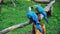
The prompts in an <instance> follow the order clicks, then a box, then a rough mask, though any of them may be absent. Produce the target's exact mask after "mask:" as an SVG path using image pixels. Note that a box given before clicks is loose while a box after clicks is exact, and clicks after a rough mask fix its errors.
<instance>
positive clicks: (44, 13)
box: [35, 5, 48, 23]
mask: <svg viewBox="0 0 60 34" xmlns="http://www.w3.org/2000/svg"><path fill="white" fill-rule="evenodd" d="M35 7H37V10H38V12H39V13H41V14H42V15H44V17H45V20H46V22H47V23H48V18H47V14H46V12H45V11H44V9H43V8H42V7H41V6H40V5H35Z"/></svg>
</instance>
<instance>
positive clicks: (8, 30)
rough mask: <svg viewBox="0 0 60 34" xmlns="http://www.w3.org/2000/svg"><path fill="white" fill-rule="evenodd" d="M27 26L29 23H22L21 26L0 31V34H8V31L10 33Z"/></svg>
mask: <svg viewBox="0 0 60 34" xmlns="http://www.w3.org/2000/svg"><path fill="white" fill-rule="evenodd" d="M29 24H31V23H30V22H25V23H22V24H17V25H13V26H11V27H8V28H6V29H4V30H2V31H0V34H6V33H8V32H10V31H12V30H14V29H17V28H23V27H25V26H27V25H29Z"/></svg>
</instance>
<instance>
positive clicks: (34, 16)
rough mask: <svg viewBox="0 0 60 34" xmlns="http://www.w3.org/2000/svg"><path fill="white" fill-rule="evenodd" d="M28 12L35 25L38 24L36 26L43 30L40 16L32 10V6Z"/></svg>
mask: <svg viewBox="0 0 60 34" xmlns="http://www.w3.org/2000/svg"><path fill="white" fill-rule="evenodd" d="M26 13H27V17H28V18H29V19H30V21H31V22H34V23H35V25H36V28H37V29H38V30H39V31H40V32H42V28H41V25H39V22H38V16H37V15H36V13H35V12H33V11H31V7H29V8H28V9H27V11H26Z"/></svg>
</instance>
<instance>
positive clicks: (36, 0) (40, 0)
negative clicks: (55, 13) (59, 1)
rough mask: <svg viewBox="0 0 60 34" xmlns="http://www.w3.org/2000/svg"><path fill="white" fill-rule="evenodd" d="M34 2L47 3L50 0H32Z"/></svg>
mask: <svg viewBox="0 0 60 34" xmlns="http://www.w3.org/2000/svg"><path fill="white" fill-rule="evenodd" d="M33 1H34V2H36V3H41V4H48V3H49V2H50V0H33Z"/></svg>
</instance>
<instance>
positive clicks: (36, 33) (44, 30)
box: [32, 24, 46, 34]
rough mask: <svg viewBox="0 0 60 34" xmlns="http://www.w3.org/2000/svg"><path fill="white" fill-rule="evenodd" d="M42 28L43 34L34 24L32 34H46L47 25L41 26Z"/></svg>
mask: <svg viewBox="0 0 60 34" xmlns="http://www.w3.org/2000/svg"><path fill="white" fill-rule="evenodd" d="M41 28H42V33H41V32H40V31H39V30H38V29H36V25H35V24H33V33H32V34H45V32H46V28H45V25H44V24H41Z"/></svg>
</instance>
